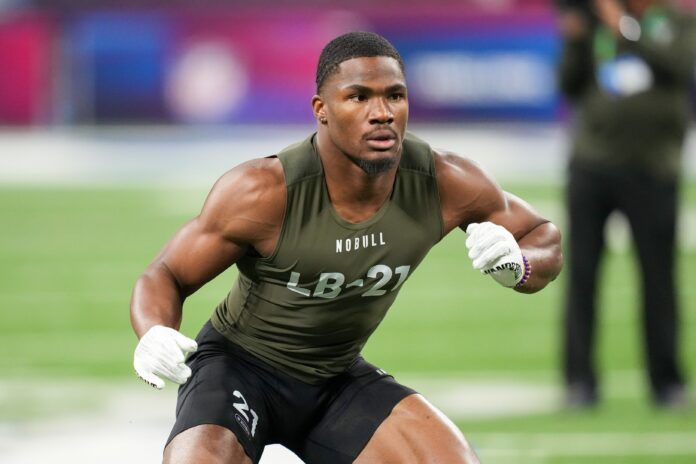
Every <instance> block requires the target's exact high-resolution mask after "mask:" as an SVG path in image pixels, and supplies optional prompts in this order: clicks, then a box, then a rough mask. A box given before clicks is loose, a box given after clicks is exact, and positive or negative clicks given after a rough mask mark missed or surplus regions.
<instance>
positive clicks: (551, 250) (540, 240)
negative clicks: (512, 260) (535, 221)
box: [516, 222, 563, 293]
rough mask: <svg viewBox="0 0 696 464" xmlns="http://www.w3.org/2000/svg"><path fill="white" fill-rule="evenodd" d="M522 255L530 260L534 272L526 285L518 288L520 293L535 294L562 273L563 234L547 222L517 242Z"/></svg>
mask: <svg viewBox="0 0 696 464" xmlns="http://www.w3.org/2000/svg"><path fill="white" fill-rule="evenodd" d="M517 243H518V244H519V246H520V249H521V250H522V254H523V255H524V256H525V257H526V258H527V260H529V264H530V265H531V269H532V272H531V274H530V276H529V279H528V280H527V281H526V282H525V283H524V285H522V286H519V287H516V290H517V291H518V292H520V293H534V292H538V291H539V290H541V289H542V288H544V287H546V285H548V283H549V282H551V281H552V280H554V279H555V278H556V276H558V274H559V273H560V272H561V268H562V267H563V253H562V252H561V233H560V232H559V230H558V228H557V227H556V226H554V225H553V224H552V223H550V222H545V223H543V224H541V225H539V226H537V227H535V228H534V229H532V230H531V231H530V232H528V233H527V234H526V235H524V236H523V237H522V238H521V239H519V240H518V242H517Z"/></svg>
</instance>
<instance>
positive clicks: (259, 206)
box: [201, 157, 286, 240]
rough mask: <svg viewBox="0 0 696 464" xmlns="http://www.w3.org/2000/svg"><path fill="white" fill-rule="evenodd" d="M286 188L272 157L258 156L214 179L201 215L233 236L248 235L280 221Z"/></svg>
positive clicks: (281, 174) (251, 236)
mask: <svg viewBox="0 0 696 464" xmlns="http://www.w3.org/2000/svg"><path fill="white" fill-rule="evenodd" d="M285 197H286V188H285V181H284V175H283V168H282V166H281V164H280V161H279V160H278V159H277V158H275V157H270V158H259V159H253V160H250V161H247V162H245V163H242V164H240V165H238V166H236V167H234V168H232V169H230V170H229V171H227V172H226V173H225V174H224V175H222V177H220V179H218V181H217V182H216V183H215V185H214V186H213V188H212V189H211V191H210V193H209V194H208V198H207V199H206V201H205V205H204V206H203V211H202V212H201V217H203V218H205V219H206V221H208V222H210V223H211V224H216V225H217V228H219V229H221V230H224V231H228V232H229V235H230V236H233V237H235V238H241V239H245V238H249V239H250V240H253V238H254V235H255V234H257V233H260V232H262V229H268V228H273V227H274V226H276V225H278V224H280V223H281V222H282V217H283V212H284V210H285Z"/></svg>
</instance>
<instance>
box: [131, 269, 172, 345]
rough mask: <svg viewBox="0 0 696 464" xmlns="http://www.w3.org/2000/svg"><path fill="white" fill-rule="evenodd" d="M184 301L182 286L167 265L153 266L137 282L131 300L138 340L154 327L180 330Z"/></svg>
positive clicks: (132, 315) (132, 320)
mask: <svg viewBox="0 0 696 464" xmlns="http://www.w3.org/2000/svg"><path fill="white" fill-rule="evenodd" d="M184 299H185V296H184V293H183V291H182V289H181V287H180V285H179V284H178V282H177V280H176V278H175V276H174V275H173V274H172V272H171V271H170V270H169V269H168V268H167V267H166V265H164V263H161V262H159V263H158V262H155V263H152V264H151V265H150V266H149V267H148V268H147V269H146V270H145V272H143V274H142V275H141V276H140V277H139V278H138V280H137V281H136V283H135V288H134V289H133V296H132V298H131V308H130V318H131V325H132V326H133V330H134V331H135V333H136V335H137V336H138V338H141V337H142V336H143V335H144V334H145V332H147V331H148V330H149V329H150V328H151V327H152V326H155V325H163V326H166V327H172V328H174V329H177V330H178V329H179V326H180V325H181V316H182V307H183V303H184Z"/></svg>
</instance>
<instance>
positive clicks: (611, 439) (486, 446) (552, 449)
mask: <svg viewBox="0 0 696 464" xmlns="http://www.w3.org/2000/svg"><path fill="white" fill-rule="evenodd" d="M471 439H472V441H473V442H474V445H475V446H477V447H478V448H479V449H480V453H481V454H482V456H486V455H487V456H489V457H490V456H506V455H517V456H522V455H531V456H694V457H695V458H696V432H693V433H692V432H660V433H652V432H651V433H623V432H621V433H619V432H610V433H608V432H596V433H547V434H536V433H483V434H478V435H474V436H473V437H472V438H471Z"/></svg>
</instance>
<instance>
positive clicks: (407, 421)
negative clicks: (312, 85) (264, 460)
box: [131, 32, 562, 463]
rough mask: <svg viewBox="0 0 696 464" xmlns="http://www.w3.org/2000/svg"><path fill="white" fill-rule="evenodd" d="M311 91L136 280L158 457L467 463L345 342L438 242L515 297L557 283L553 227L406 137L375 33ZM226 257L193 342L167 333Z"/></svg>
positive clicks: (324, 61) (395, 82)
mask: <svg viewBox="0 0 696 464" xmlns="http://www.w3.org/2000/svg"><path fill="white" fill-rule="evenodd" d="M316 81H317V95H315V96H314V98H313V100H312V108H313V112H314V115H315V117H316V119H317V126H318V128H317V132H316V133H315V134H312V135H311V136H309V137H307V139H305V140H304V141H301V142H299V143H297V144H295V145H293V146H290V147H288V148H287V149H285V150H283V151H281V152H280V153H278V154H277V155H276V156H273V157H268V158H262V159H257V160H253V161H250V162H247V163H244V164H242V165H240V166H237V167H236V168H234V169H232V170H231V171H229V172H228V173H226V174H225V175H223V176H222V177H221V178H220V180H219V181H218V182H217V183H216V184H215V186H214V187H213V189H212V190H211V192H210V194H209V196H208V198H207V199H206V202H205V205H204V206H203V209H202V211H201V213H200V215H199V216H197V217H196V218H194V219H193V220H191V221H190V222H189V223H187V224H186V225H184V226H183V227H182V228H181V230H179V231H178V232H177V233H176V234H175V235H174V237H173V238H172V239H171V240H170V241H169V242H168V243H167V245H166V246H165V247H164V249H163V250H162V251H161V253H160V254H159V256H157V258H155V260H154V261H153V262H152V264H150V266H149V267H148V268H147V269H146V270H145V272H144V273H143V275H142V276H141V277H140V278H139V279H138V281H137V283H136V285H135V289H134V292H133V298H132V303H131V321H132V324H133V328H134V330H135V332H136V334H137V335H138V337H139V338H140V342H139V343H138V346H137V348H136V350H135V356H134V367H135V369H136V372H137V374H138V375H139V376H140V377H141V378H142V379H143V380H145V381H146V382H148V383H150V384H151V385H152V386H154V387H156V388H163V387H164V381H163V378H166V379H169V380H171V381H173V382H175V383H178V384H182V385H181V387H180V388H179V399H178V403H177V409H176V413H177V418H176V423H175V425H174V428H173V430H172V432H171V435H170V437H169V441H168V443H167V446H166V448H165V451H164V462H167V463H194V462H195V463H249V462H258V461H259V459H260V457H261V453H262V452H263V448H264V446H265V445H267V444H271V443H280V444H282V445H284V446H286V447H287V448H289V449H291V450H293V451H294V452H295V453H296V454H297V455H298V456H299V457H300V458H301V459H303V460H304V461H305V462H307V463H326V462H334V463H349V462H361V463H380V462H389V463H401V462H409V463H410V462H414V463H424V462H446V463H476V462H478V459H477V458H476V456H475V454H474V452H473V451H472V450H471V448H470V447H469V445H468V443H467V442H466V440H465V439H464V437H463V435H462V433H461V432H460V431H459V430H458V429H457V427H456V426H455V425H454V424H453V423H452V422H451V421H449V420H448V419H447V418H446V417H444V415H442V413H440V412H439V411H437V410H436V409H435V408H434V407H433V406H432V405H431V404H430V403H428V402H427V401H426V400H425V399H424V398H423V397H422V396H420V395H419V394H417V393H416V392H415V391H413V390H411V389H409V388H408V387H405V386H403V385H400V384H399V383H397V382H396V381H395V380H394V379H393V377H391V376H389V375H388V374H386V373H385V372H384V371H383V370H382V369H379V368H377V367H376V366H373V365H371V364H370V363H368V362H367V361H365V360H364V359H363V358H362V357H361V356H360V352H361V349H362V347H363V346H364V344H365V342H366V341H367V339H368V338H369V336H370V335H371V334H372V332H373V331H374V330H375V329H376V327H377V326H378V325H379V323H380V321H381V320H382V318H383V317H384V315H385V313H386V311H387V309H388V308H389V306H390V305H391V304H392V302H393V301H394V299H395V298H396V295H397V293H398V292H399V290H400V289H401V288H402V286H403V285H404V282H405V281H406V280H407V279H408V277H409V276H410V275H411V274H412V273H413V272H414V270H415V269H416V267H417V266H418V264H419V263H420V262H421V261H422V259H423V258H424V257H425V255H426V254H427V252H428V250H429V249H430V248H431V247H432V246H433V245H435V244H436V243H437V242H438V241H439V240H440V239H441V238H442V237H443V236H445V235H446V234H447V233H449V232H450V231H452V230H454V229H457V228H459V229H462V230H465V231H466V233H467V234H468V237H467V240H466V246H467V247H468V249H469V256H470V257H471V259H472V261H473V265H474V267H475V268H476V269H479V270H481V272H482V273H483V274H488V275H490V276H491V277H492V278H494V279H495V280H496V281H498V282H499V283H501V284H502V285H503V286H506V287H510V288H513V289H514V290H515V291H518V292H521V293H532V292H536V291H538V290H540V289H542V288H543V287H545V286H546V285H547V284H548V283H549V282H550V281H552V280H553V279H554V278H555V277H556V276H557V275H558V273H559V271H560V268H561V262H562V256H561V252H560V235H559V232H558V230H557V229H556V227H555V226H553V225H552V224H551V223H550V222H548V221H547V220H544V219H543V218H541V217H540V216H539V215H538V214H537V213H535V212H534V211H533V210H532V209H531V207H530V206H529V205H528V204H527V203H525V202H524V201H522V200H520V199H518V198H516V197H514V196H513V195H510V194H508V193H506V192H504V191H502V190H501V189H500V187H499V186H498V185H497V184H496V183H495V182H494V181H493V180H492V179H491V178H490V177H488V176H487V175H486V174H485V173H484V172H483V171H482V170H481V169H480V168H479V167H478V166H476V165H475V164H473V163H472V162H471V161H469V160H467V159H465V158H462V157H459V156H457V155H454V154H451V153H445V152H439V151H435V150H433V149H432V148H430V146H429V145H428V144H427V143H425V142H423V141H422V140H420V139H418V138H417V137H415V136H413V135H411V134H408V133H407V132H406V123H407V119H408V98H407V88H406V83H405V77H404V69H403V62H402V60H401V57H400V56H399V54H398V52H397V51H396V50H395V49H394V48H393V46H392V45H391V44H390V43H389V42H387V41H386V40H385V39H384V38H382V37H380V36H378V35H375V34H372V33H365V32H355V33H349V34H345V35H343V36H340V37H338V38H336V39H334V40H333V41H331V42H330V43H329V44H328V45H327V46H326V47H325V48H324V50H323V51H322V54H321V56H320V58H319V64H318V68H317V77H316ZM233 264H236V265H237V267H238V269H239V278H238V279H237V282H236V283H235V285H234V287H233V288H232V290H231V291H230V293H229V295H228V296H227V297H226V298H225V299H224V300H223V301H222V302H221V303H220V304H219V305H218V307H217V308H216V309H215V311H214V313H213V315H212V317H211V320H210V322H208V323H207V324H206V325H205V326H204V327H203V329H202V330H201V332H200V333H199V335H198V337H197V339H196V341H193V340H191V339H189V338H187V337H185V336H184V335H182V334H181V333H180V332H178V331H177V329H178V328H179V326H180V323H181V318H182V306H183V302H184V299H185V298H186V297H187V296H188V295H190V294H191V293H193V292H195V291H196V290H197V289H198V288H200V287H201V286H202V285H204V284H205V283H206V282H208V281H209V280H211V279H212V278H213V277H215V276H216V275H218V274H219V273H221V272H222V271H224V270H225V269H226V268H228V267H229V266H231V265H233ZM188 353H192V354H191V355H190V356H189V357H188V359H186V360H185V357H186V355H187V354H188Z"/></svg>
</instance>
